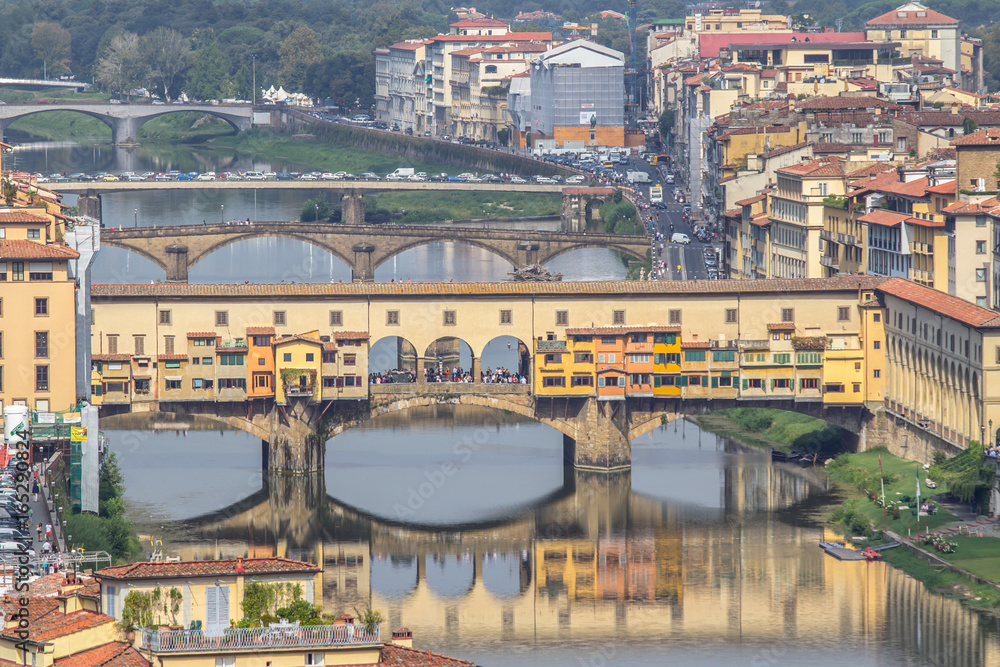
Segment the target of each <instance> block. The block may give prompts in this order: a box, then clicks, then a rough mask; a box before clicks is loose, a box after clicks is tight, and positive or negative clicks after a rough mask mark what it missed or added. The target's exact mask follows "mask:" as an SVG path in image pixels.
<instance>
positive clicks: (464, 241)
mask: <svg viewBox="0 0 1000 667" xmlns="http://www.w3.org/2000/svg"><path fill="white" fill-rule="evenodd" d="M434 243H453V244H455V245H467V246H472V247H474V248H481V249H483V250H485V251H486V252H488V253H490V254H491V255H496V256H497V257H499V258H500V259H502V260H504V261H505V262H508V263H509V264H510V265H511V266H513V267H516V266H518V261H517V257H515V256H514V255H512V254H511V253H510V252H508V251H506V250H504V249H502V248H500V247H498V244H497V243H496V242H492V243H491V242H489V241H481V240H478V239H468V238H452V239H441V238H435V237H428V238H422V239H414V240H411V241H407V242H405V243H401V244H399V245H396V246H394V247H392V248H389V249H386V250H384V251H382V252H381V253H379V254H378V255H376V256H373V257H372V259H371V270H372V272H371V274H370V275H372V276H374V275H375V269H377V268H378V267H380V266H382V265H383V264H385V263H386V262H388V261H389V260H390V259H392V258H393V257H396V256H398V255H401V254H403V253H404V252H406V251H407V250H413V249H414V248H420V247H422V246H427V245H432V244H434Z"/></svg>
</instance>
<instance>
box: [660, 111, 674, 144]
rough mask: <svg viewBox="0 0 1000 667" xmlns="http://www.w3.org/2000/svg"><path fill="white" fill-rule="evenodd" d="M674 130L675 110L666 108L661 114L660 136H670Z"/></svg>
mask: <svg viewBox="0 0 1000 667" xmlns="http://www.w3.org/2000/svg"><path fill="white" fill-rule="evenodd" d="M673 131H674V110H673V109H665V110H664V111H663V113H661V114H660V136H661V137H664V138H666V137H669V136H670V134H671V133H672V132H673Z"/></svg>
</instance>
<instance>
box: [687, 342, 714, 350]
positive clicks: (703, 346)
mask: <svg viewBox="0 0 1000 667" xmlns="http://www.w3.org/2000/svg"><path fill="white" fill-rule="evenodd" d="M681 347H682V348H685V349H696V350H699V349H703V350H707V349H708V348H710V347H712V341H709V340H687V341H682V342H681Z"/></svg>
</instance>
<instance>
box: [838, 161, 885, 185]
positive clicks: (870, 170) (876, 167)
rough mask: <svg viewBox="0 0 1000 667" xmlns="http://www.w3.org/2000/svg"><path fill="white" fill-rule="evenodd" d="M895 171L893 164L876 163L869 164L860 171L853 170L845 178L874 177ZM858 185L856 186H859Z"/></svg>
mask: <svg viewBox="0 0 1000 667" xmlns="http://www.w3.org/2000/svg"><path fill="white" fill-rule="evenodd" d="M895 169H896V166H895V165H894V164H889V163H887V162H876V163H875V164H870V165H868V166H867V167H862V168H861V169H855V170H854V171H850V172H848V173H847V174H846V176H847V178H849V179H853V178H864V177H870V176H876V175H878V174H881V173H883V172H886V171H893V170H895ZM860 184H861V183H858V184H857V185H860Z"/></svg>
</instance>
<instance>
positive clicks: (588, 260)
mask: <svg viewBox="0 0 1000 667" xmlns="http://www.w3.org/2000/svg"><path fill="white" fill-rule="evenodd" d="M545 268H546V269H548V270H549V271H552V272H553V273H561V274H563V280H624V279H625V277H626V276H627V275H628V265H627V264H625V262H623V261H622V259H621V257H620V256H619V254H618V253H617V252H616V251H614V250H611V249H609V248H578V249H575V250H568V251H566V252H564V253H562V254H560V255H558V256H556V257H553V258H552V259H550V260H549V261H547V262H545Z"/></svg>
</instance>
